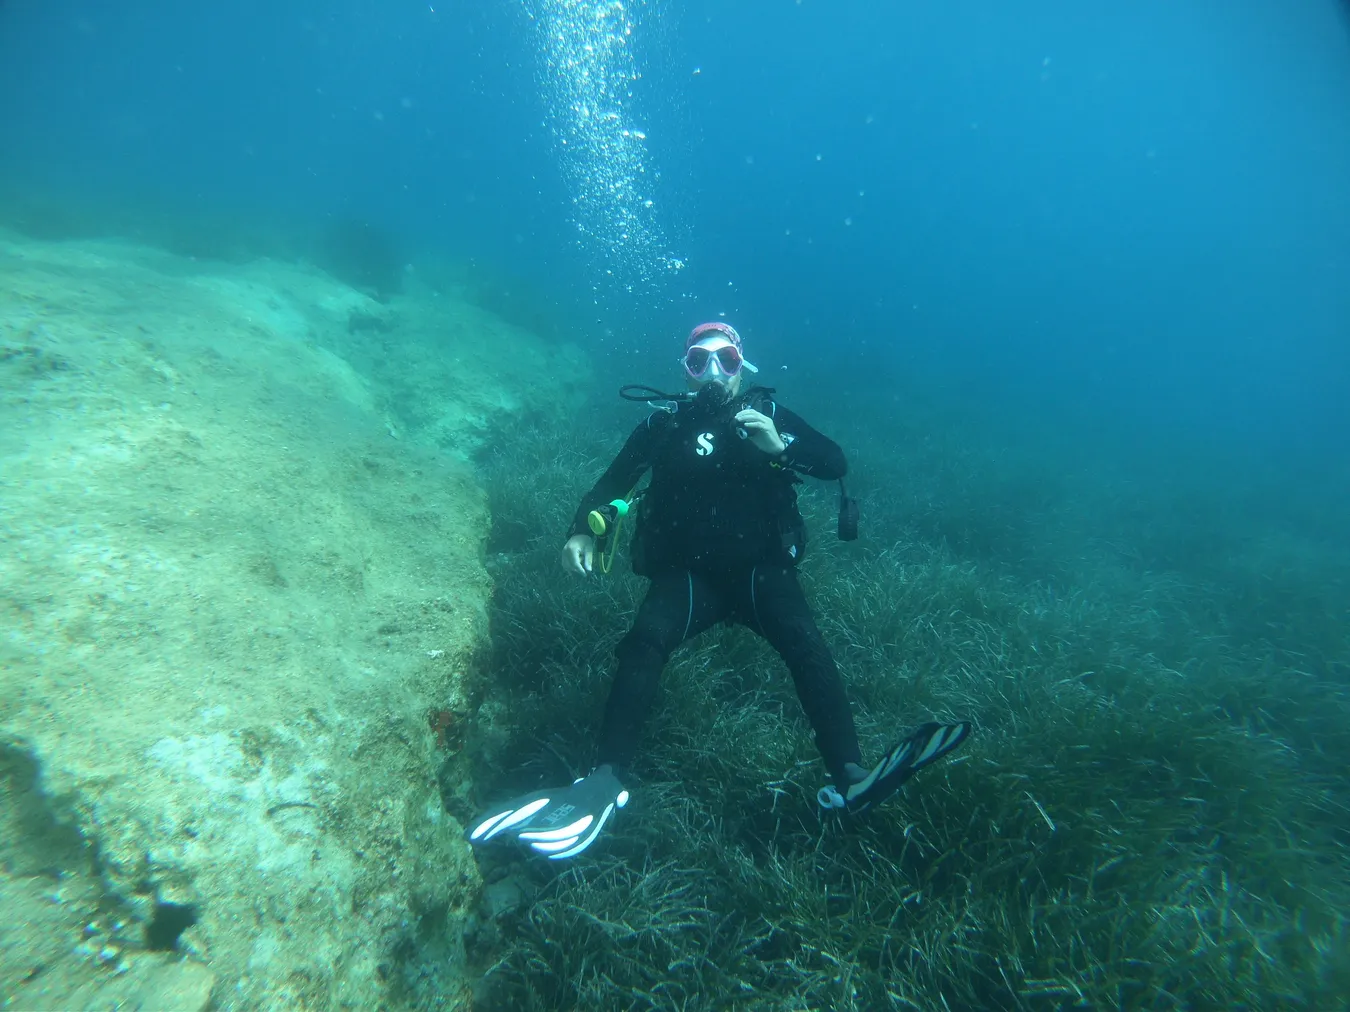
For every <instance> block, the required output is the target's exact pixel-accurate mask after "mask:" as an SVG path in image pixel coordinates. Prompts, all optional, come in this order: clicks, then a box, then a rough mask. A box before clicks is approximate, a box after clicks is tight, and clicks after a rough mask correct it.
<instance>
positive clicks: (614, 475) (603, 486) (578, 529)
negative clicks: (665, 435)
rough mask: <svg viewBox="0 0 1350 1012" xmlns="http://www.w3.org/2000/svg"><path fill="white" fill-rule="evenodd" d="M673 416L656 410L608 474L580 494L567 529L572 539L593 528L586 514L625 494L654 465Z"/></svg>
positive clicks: (626, 445) (633, 434)
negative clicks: (575, 510)
mask: <svg viewBox="0 0 1350 1012" xmlns="http://www.w3.org/2000/svg"><path fill="white" fill-rule="evenodd" d="M670 417H671V416H670V415H669V414H667V413H665V412H663V411H662V412H657V413H656V414H653V415H651V416H649V417H648V418H647V419H646V420H645V421H644V422H642V423H641V424H640V425H638V427H637V428H636V429H634V430H633V432H632V434H631V435H630V436H629V437H628V442H626V443H624V444H623V449H622V450H620V451H619V455H618V456H617V457H615V458H614V462H613V463H612V464H610V465H609V467H608V468H607V469H606V470H605V473H604V474H602V475H601V476H600V480H599V481H597V482H596V483H595V484H594V485H593V486H592V487H591V490H590V491H589V492H587V493H586V494H585V495H584V496H582V497H581V505H580V506H578V507H577V513H576V516H575V517H573V518H572V526H571V527H569V528H568V529H567V536H568V537H569V538H570V537H572V536H574V535H577V534H590V533H591V528H590V526H589V525H588V524H587V522H586V517H587V516H588V515H589V514H590V512H591V510H593V509H595V508H596V507H597V506H603V505H604V504H605V503H607V502H611V501H612V500H614V499H619V498H621V497H623V496H626V495H627V494H628V493H629V492H631V491H632V490H633V486H634V485H636V484H637V483H638V479H640V478H641V477H642V476H643V475H644V474H645V473H646V472H647V470H648V468H650V467H651V466H652V457H653V455H654V453H655V450H656V446H657V444H658V441H659V440H660V437H661V433H662V432H663V431H664V430H665V428H666V426H667V425H668V424H669V422H670Z"/></svg>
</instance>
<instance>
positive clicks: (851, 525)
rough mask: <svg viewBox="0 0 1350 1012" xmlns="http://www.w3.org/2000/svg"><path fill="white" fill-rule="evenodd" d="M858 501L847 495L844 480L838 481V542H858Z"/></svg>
mask: <svg viewBox="0 0 1350 1012" xmlns="http://www.w3.org/2000/svg"><path fill="white" fill-rule="evenodd" d="M858 513H859V510H858V500H857V499H854V498H853V497H852V496H850V495H849V494H848V489H847V488H846V487H845V485H844V479H843V478H840V479H839V540H840V541H857V540H858Z"/></svg>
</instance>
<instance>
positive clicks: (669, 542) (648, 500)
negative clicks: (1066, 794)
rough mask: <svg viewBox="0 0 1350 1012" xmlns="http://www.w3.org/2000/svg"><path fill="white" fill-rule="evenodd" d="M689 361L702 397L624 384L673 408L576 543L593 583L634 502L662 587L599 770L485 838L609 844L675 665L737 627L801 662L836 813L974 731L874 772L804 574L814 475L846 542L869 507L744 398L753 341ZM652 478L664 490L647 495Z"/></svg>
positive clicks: (709, 336) (635, 549)
mask: <svg viewBox="0 0 1350 1012" xmlns="http://www.w3.org/2000/svg"><path fill="white" fill-rule="evenodd" d="M683 366H684V372H685V377H686V380H687V383H688V386H689V391H690V392H689V393H685V394H662V393H661V392H660V391H657V390H653V389H652V388H650V387H625V388H624V390H623V391H621V394H622V395H623V396H625V397H626V398H627V399H629V400H642V401H647V402H648V403H651V404H653V405H657V406H658V410H656V411H655V412H653V413H652V414H651V415H649V416H648V417H647V418H646V420H644V421H643V422H641V423H640V424H639V425H638V426H637V428H636V429H634V430H633V433H632V435H630V436H629V437H628V441H627V443H625V444H624V447H623V449H622V450H621V451H620V452H619V455H618V456H617V457H616V458H615V459H614V462H613V463H612V464H610V466H609V468H608V470H606V471H605V473H604V474H603V475H602V476H601V477H600V480H599V481H597V482H596V484H595V486H594V487H593V488H592V489H591V490H590V491H589V492H587V493H586V495H585V497H584V498H583V499H582V501H581V506H580V507H579V508H578V510H577V513H576V518H575V520H574V521H573V523H572V526H571V528H570V530H569V531H568V538H567V541H566V543H565V544H564V545H563V547H562V564H563V567H564V568H565V569H566V570H567V571H569V572H571V573H575V574H577V575H578V576H583V577H584V576H587V575H589V574H591V573H593V571H594V567H595V563H596V561H597V559H598V560H600V561H601V563H602V566H601V568H602V569H604V570H608V561H607V559H606V553H605V552H604V550H603V548H602V547H600V546H598V545H597V536H600V537H601V538H602V539H604V540H611V539H616V534H617V532H616V531H615V530H614V528H615V527H616V526H617V525H618V523H620V522H621V520H622V517H623V516H624V515H625V514H627V513H628V511H629V506H630V504H632V503H634V502H635V504H636V508H635V509H634V510H633V512H635V513H636V515H637V517H636V519H637V529H636V533H635V534H634V536H633V544H632V555H633V571H634V572H635V573H637V574H638V575H639V576H645V577H647V578H648V579H650V580H651V585H650V587H649V588H648V590H647V595H646V597H645V599H644V600H643V602H642V605H641V606H640V607H639V609H638V612H637V617H636V618H635V620H634V622H633V626H632V628H631V629H630V630H629V631H628V633H627V635H625V636H624V638H623V639H622V641H621V642H620V643H619V645H618V649H617V651H616V655H617V661H618V665H617V670H616V672H615V675H614V681H613V684H612V687H611V689H610V694H609V700H608V702H607V703H606V706H605V714H604V720H603V722H602V724H601V728H600V736H599V743H598V748H597V750H596V757H595V758H596V766H595V768H594V770H592V772H591V773H590V774H589V775H587V776H584V777H581V778H580V779H578V780H576V781H574V782H573V783H572V784H570V785H566V786H561V787H557V788H554V789H546V790H540V791H533V792H531V793H529V794H526V795H524V796H523V797H518V798H515V799H512V800H510V801H507V802H505V803H503V804H500V805H497V806H496V807H494V808H492V809H491V810H489V811H488V812H486V813H484V814H483V815H482V816H481V817H480V818H478V819H477V820H476V821H475V822H474V823H473V825H472V826H471V827H470V828H469V829H468V831H467V832H466V837H467V838H468V840H469V841H470V842H471V843H475V844H482V843H486V842H487V841H489V840H492V839H494V838H507V837H513V838H515V839H518V840H520V841H523V842H525V843H527V844H528V845H529V846H530V847H531V848H532V849H533V850H535V851H536V852H539V853H542V854H546V855H548V856H549V857H550V858H552V859H559V858H568V857H573V856H575V855H577V854H579V853H581V852H582V851H583V850H585V849H586V848H587V847H589V846H590V845H591V844H592V843H593V842H595V840H596V838H597V837H598V836H599V835H600V832H601V830H603V829H604V827H605V825H606V824H607V823H608V822H609V820H610V818H611V817H612V816H613V814H614V812H615V810H616V809H619V808H623V807H624V806H625V805H626V804H627V803H628V800H629V791H628V788H627V787H626V786H625V782H626V779H627V778H626V775H625V772H624V771H625V769H626V767H627V766H628V764H629V763H630V762H631V761H632V759H633V757H634V755H635V754H636V752H637V749H638V739H639V733H640V730H641V726H642V723H643V720H644V718H645V717H646V715H647V712H648V710H650V709H651V706H652V703H653V701H654V700H655V697H656V689H657V683H658V681H659V680H660V677H661V671H662V669H663V668H664V667H665V664H666V661H667V659H668V658H669V657H670V655H671V653H672V652H673V651H674V650H675V648H676V647H678V646H679V645H680V644H681V643H683V642H684V641H685V640H688V639H692V638H693V637H695V636H697V635H698V634H699V633H701V632H703V631H704V630H706V629H709V628H710V627H712V626H713V625H715V624H716V623H718V622H722V621H735V622H739V623H741V624H742V625H745V626H748V627H749V628H750V629H753V630H754V631H755V632H757V633H759V634H760V635H761V636H763V637H764V638H765V639H766V640H768V642H769V643H770V644H771V645H772V646H773V647H774V649H775V650H777V652H778V654H779V655H780V656H781V657H782V658H783V660H784V661H785V662H786V664H787V667H788V670H789V671H790V672H791V675H792V680H793V683H794V685H795V687H796V690H797V696H798V698H799V699H800V700H801V704H802V708H803V710H805V712H806V716H807V718H808V720H809V721H810V723H811V727H812V729H813V731H814V732H815V741H816V746H817V748H818V749H819V750H820V754H821V756H822V758H823V759H824V761H825V766H826V769H827V770H828V772H829V774H830V777H831V780H832V783H830V784H829V785H827V786H825V787H822V788H821V789H820V791H819V792H817V795H816V797H817V801H818V803H819V804H820V806H821V807H822V808H823V809H825V810H827V811H832V812H842V813H850V814H857V813H861V812H864V811H866V810H868V809H869V808H871V807H873V806H874V805H876V804H878V803H879V802H881V801H883V800H885V799H886V798H887V797H889V796H890V795H891V794H893V793H895V791H896V790H897V789H898V788H899V787H900V785H901V784H903V783H904V782H905V781H906V780H908V779H909V778H910V777H911V776H913V775H914V774H915V773H917V772H918V771H919V770H921V769H923V768H924V767H926V766H929V765H931V764H932V763H934V762H936V761H937V760H939V759H941V758H942V757H943V756H945V755H947V754H948V753H950V752H951V751H952V750H953V749H955V748H957V747H958V746H959V745H960V744H961V743H962V742H963V741H965V739H966V737H967V735H969V733H970V724H969V723H965V722H961V723H956V724H939V723H926V724H924V725H922V726H921V727H919V728H917V729H916V730H914V731H913V732H912V733H910V734H909V735H908V736H906V737H905V738H903V739H902V740H901V741H900V742H899V743H898V744H896V745H895V746H894V747H893V748H891V749H890V750H889V751H887V752H886V754H885V755H883V756H882V757H881V759H880V760H879V761H878V762H876V763H875V764H874V765H872V766H871V767H870V768H869V767H864V766H863V765H862V752H861V751H860V749H859V747H858V737H857V733H856V731H855V729H854V725H853V716H852V714H851V713H850V711H849V704H848V699H847V697H846V696H845V693H844V685H843V682H842V680H841V679H840V677H839V672H838V670H837V669H836V668H835V664H834V659H833V658H832V657H831V655H830V651H829V648H828V647H827V646H826V644H825V640H824V638H823V637H822V636H821V634H820V630H819V629H818V628H817V627H816V623H815V619H814V618H813V617H812V614H811V610H810V607H809V606H808V605H807V602H806V597H805V595H804V594H803V593H802V588H801V585H800V584H799V583H798V580H797V572H796V566H797V564H798V563H799V562H800V561H801V558H802V552H803V550H804V549H805V548H806V530H805V524H804V523H803V521H802V516H801V513H800V512H799V511H798V509H797V493H796V488H795V486H796V485H798V484H800V483H801V477H800V476H801V475H806V476H808V477H812V478H818V479H822V480H827V481H835V480H837V481H839V483H840V515H839V536H840V537H841V538H843V539H845V540H851V539H852V538H854V537H856V536H857V505H856V502H855V501H854V500H852V499H850V498H848V496H847V493H846V492H845V490H844V486H843V478H844V474H845V472H846V471H847V467H848V465H847V463H846V461H845V459H844V453H843V451H842V450H841V449H840V448H839V446H838V445H837V444H836V443H835V442H833V441H832V440H830V439H828V438H826V437H825V436H823V435H821V434H820V433H819V432H817V431H816V430H815V429H813V428H811V426H809V425H807V424H806V422H804V421H803V420H802V419H801V418H799V417H798V416H797V415H795V414H793V413H792V412H791V411H789V410H788V409H787V408H785V407H783V406H782V405H780V404H778V403H777V402H776V401H775V400H774V399H773V390H771V389H769V388H767V387H762V386H751V387H749V388H748V389H742V382H743V380H744V377H745V374H746V373H747V372H748V373H757V372H758V371H759V370H757V369H756V368H755V367H754V366H753V365H752V364H751V363H749V362H747V361H746V359H745V356H744V354H743V352H742V346H741V337H740V335H739V334H738V333H737V332H736V330H735V329H734V328H733V327H731V326H729V325H728V324H725V323H704V324H701V325H699V326H697V327H695V328H694V330H693V332H692V333H691V334H690V335H689V338H688V340H687V341H686V342H685V354H684V358H683ZM635 390H636V391H638V394H637V395H636V396H635V395H634V394H633V393H632V391H635ZM648 471H650V472H651V481H650V483H649V484H648V486H647V487H646V489H645V490H643V491H642V492H641V493H640V494H639V495H638V496H636V497H634V495H633V490H634V489H635V488H636V486H637V483H638V481H639V480H640V479H641V478H642V476H643V475H644V474H645V473H646V472H648ZM610 551H611V553H612V548H611V550H610ZM609 558H612V554H610V555H609Z"/></svg>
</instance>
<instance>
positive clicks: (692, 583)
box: [596, 572, 726, 769]
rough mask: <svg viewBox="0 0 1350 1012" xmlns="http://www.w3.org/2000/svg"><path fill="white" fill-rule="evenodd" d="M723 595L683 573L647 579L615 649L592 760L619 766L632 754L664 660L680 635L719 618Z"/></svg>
mask: <svg viewBox="0 0 1350 1012" xmlns="http://www.w3.org/2000/svg"><path fill="white" fill-rule="evenodd" d="M724 598H725V595H724V594H722V593H720V592H719V591H718V589H717V588H716V587H715V586H714V585H713V584H711V583H709V582H708V581H707V580H705V579H701V578H700V577H698V576H696V575H694V574H692V573H689V572H676V573H667V574H662V575H659V576H657V577H655V578H654V579H653V580H652V584H651V586H650V587H648V588H647V596H646V597H645V598H644V599H643V601H642V606H641V607H640V608H638V613H637V618H636V619H634V620H633V627H632V628H631V629H629V630H628V634H627V635H626V636H624V638H623V639H622V640H620V641H619V646H618V649H617V650H615V655H616V657H617V660H618V667H617V669H616V670H615V673H614V683H613V685H612V686H611V687H610V690H609V700H608V702H606V704H605V720H604V723H603V724H602V725H601V728H600V747H599V751H598V753H597V756H596V762H597V763H598V764H604V763H609V764H610V765H612V766H615V767H617V768H619V769H622V768H623V767H625V766H627V765H628V763H629V762H630V761H631V760H632V758H633V756H634V755H636V754H637V748H638V741H639V739H640V738H641V734H642V723H643V721H644V720H645V719H646V717H647V713H648V711H650V710H651V707H652V703H653V701H654V700H655V699H656V689H657V685H658V683H659V682H660V680H661V671H662V669H663V668H664V667H665V666H666V661H667V659H669V657H670V655H671V653H672V652H673V651H674V650H675V648H676V647H678V646H679V645H680V644H681V643H683V642H684V641H685V640H686V639H689V638H690V637H692V636H696V635H698V634H699V633H700V632H702V631H703V630H705V629H707V628H708V627H709V626H711V625H712V624H713V623H714V622H716V621H718V620H719V619H721V618H722V617H724V614H725V611H724V609H725V607H726V606H725V604H724Z"/></svg>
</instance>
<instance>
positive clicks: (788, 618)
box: [737, 566, 862, 783]
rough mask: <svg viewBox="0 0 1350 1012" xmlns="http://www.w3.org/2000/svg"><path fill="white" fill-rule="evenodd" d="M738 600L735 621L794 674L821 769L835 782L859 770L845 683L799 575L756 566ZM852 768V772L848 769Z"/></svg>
mask: <svg viewBox="0 0 1350 1012" xmlns="http://www.w3.org/2000/svg"><path fill="white" fill-rule="evenodd" d="M744 579H745V585H744V586H743V587H742V588H741V593H740V594H738V595H737V597H738V602H737V603H738V609H737V611H738V617H739V618H741V620H742V621H744V622H745V623H746V624H747V625H749V626H750V627H751V628H752V629H754V630H756V631H757V632H759V633H760V635H762V636H763V637H764V638H765V639H766V640H768V641H769V643H770V644H771V645H772V646H773V648H774V649H775V650H777V651H778V654H779V656H781V657H782V658H783V660H784V662H786V664H787V666H788V671H790V672H791V673H792V681H793V684H794V685H796V687H797V698H798V699H800V700H801V703H802V709H804V710H805V711H806V717H807V719H808V720H809V721H810V722H811V727H812V729H813V730H814V731H815V733H816V747H817V748H818V749H820V754H821V757H822V758H823V759H824V760H825V768H826V769H828V770H829V771H830V775H831V776H832V777H834V778H835V780H836V782H838V783H848V782H849V781H850V780H851V779H853V778H854V777H855V776H856V775H858V774H860V773H861V772H862V770H861V768H860V767H859V766H857V764H859V763H861V762H862V752H861V751H859V749H858V733H857V731H856V730H855V729H854V726H853V714H852V713H851V712H850V710H849V706H848V696H847V695H845V693H844V683H843V680H842V679H841V678H840V677H839V669H838V668H836V667H835V664H834V658H833V657H832V656H831V655H830V648H829V647H828V646H826V645H825V638H824V637H823V636H821V635H820V629H819V628H817V626H816V620H815V618H814V617H813V616H812V615H811V608H810V606H809V605H808V604H807V603H806V595H805V594H803V593H802V588H801V584H800V583H798V582H797V571H796V570H795V569H791V568H789V567H787V566H756V567H755V569H754V570H753V571H752V572H751V573H750V574H749V575H748V576H746V577H745V578H744ZM848 764H854V767H855V768H854V769H853V770H849V769H847V768H846V767H847V765H848Z"/></svg>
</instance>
